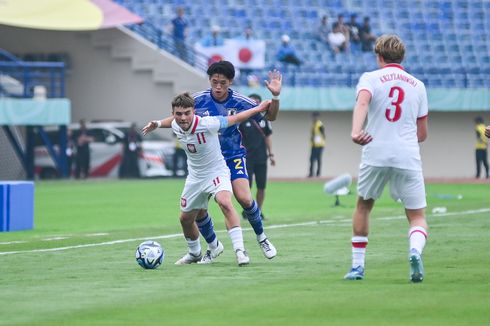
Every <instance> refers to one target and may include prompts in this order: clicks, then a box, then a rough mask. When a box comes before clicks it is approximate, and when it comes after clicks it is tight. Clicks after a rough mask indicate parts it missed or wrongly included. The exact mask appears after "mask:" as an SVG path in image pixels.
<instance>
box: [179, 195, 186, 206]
mask: <svg viewBox="0 0 490 326" xmlns="http://www.w3.org/2000/svg"><path fill="white" fill-rule="evenodd" d="M180 206H182V207H186V206H187V199H185V198H184V197H182V198H180Z"/></svg>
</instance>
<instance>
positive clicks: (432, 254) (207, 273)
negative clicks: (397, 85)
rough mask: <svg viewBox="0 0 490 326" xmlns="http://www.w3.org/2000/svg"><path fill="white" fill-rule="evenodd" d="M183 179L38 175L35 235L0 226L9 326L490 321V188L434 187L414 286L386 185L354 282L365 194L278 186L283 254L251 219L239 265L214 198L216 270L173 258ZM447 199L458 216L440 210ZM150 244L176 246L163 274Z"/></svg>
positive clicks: (3, 308)
mask: <svg viewBox="0 0 490 326" xmlns="http://www.w3.org/2000/svg"><path fill="white" fill-rule="evenodd" d="M182 186H183V180H171V179H169V180H167V179H165V180H142V181H97V180H90V181H85V182H73V181H61V182H37V183H36V190H35V228H34V230H31V231H22V232H11V233H0V325H191V324H193V325H350V324H353V325H463V324H465V325H479V324H489V323H490V317H489V316H488V307H490V294H489V293H490V281H489V279H490V271H489V269H490V241H489V233H490V187H489V186H488V184H458V185H450V184H429V185H427V199H428V205H429V206H428V209H427V213H428V222H429V225H430V236H429V241H428V243H427V246H426V249H425V252H424V265H425V270H426V277H425V280H424V282H423V283H421V284H411V283H410V282H409V281H408V254H407V246H408V241H407V231H408V225H407V222H406V219H405V217H404V216H403V209H402V207H401V206H400V204H399V203H396V202H394V201H393V200H391V198H389V195H388V191H385V194H384V195H383V197H382V198H381V199H380V200H379V201H378V202H377V204H376V206H375V209H374V211H373V214H372V218H371V232H370V237H369V246H368V250H367V259H366V278H365V279H364V280H363V281H344V280H343V279H342V277H343V275H344V274H345V273H346V272H347V271H348V269H349V267H350V260H351V254H350V237H351V223H350V219H351V214H352V211H353V207H354V205H355V195H354V194H352V195H347V196H343V197H341V200H340V201H341V204H342V205H343V206H342V207H333V204H334V198H333V197H331V196H328V195H326V194H324V193H323V191H322V188H323V182H322V181H310V182H280V181H275V182H270V183H269V185H268V189H267V198H266V204H265V207H264V212H265V214H266V217H267V220H266V222H265V226H266V231H267V234H268V236H269V238H270V239H271V240H272V241H273V243H274V244H275V245H276V247H277V249H278V256H277V257H276V258H274V259H273V260H270V261H269V260H267V259H266V258H264V257H263V256H262V253H261V251H260V249H259V247H258V245H257V243H256V241H255V236H254V233H253V231H252V230H251V229H250V226H249V224H248V222H246V221H243V223H242V225H243V226H244V227H245V231H244V237H245V245H246V248H247V250H248V252H249V255H250V258H251V264H250V265H249V266H246V267H238V266H237V265H236V262H235V258H234V255H233V252H232V250H231V243H230V240H229V238H228V236H227V234H226V233H225V232H224V223H223V217H222V215H221V213H220V212H219V211H218V210H217V207H216V204H215V203H210V212H211V214H212V216H213V218H214V221H215V227H216V229H217V230H218V231H219V232H218V237H219V238H220V239H221V240H222V242H223V244H224V245H225V252H224V253H223V255H221V256H220V257H219V258H218V259H217V260H216V262H215V263H214V264H212V265H204V266H203V265H195V264H194V265H190V266H175V265H174V262H175V261H176V260H177V259H178V258H180V257H181V256H182V255H183V254H184V253H185V251H186V243H185V241H184V239H183V237H182V236H181V229H180V224H179V221H178V215H179V207H178V203H179V197H180V192H181V189H182ZM351 189H352V190H353V191H354V192H355V186H352V187H351ZM457 195H462V198H460V199H458V197H457ZM440 206H444V207H446V208H447V213H445V214H432V213H431V211H432V209H433V208H434V207H440ZM239 212H240V211H239ZM148 239H154V240H157V241H158V242H160V243H161V244H162V245H163V247H164V249H165V253H166V256H165V261H164V263H163V265H162V266H161V267H160V268H159V269H157V270H143V269H142V268H140V267H139V266H138V265H137V263H136V261H135V258H134V252H135V249H136V246H137V245H138V244H139V243H140V242H142V241H143V240H148ZM202 245H203V247H205V243H204V241H202ZM48 249H52V250H48Z"/></svg>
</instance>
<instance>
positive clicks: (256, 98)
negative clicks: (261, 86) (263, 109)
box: [248, 93, 262, 103]
mask: <svg viewBox="0 0 490 326" xmlns="http://www.w3.org/2000/svg"><path fill="white" fill-rule="evenodd" d="M248 97H250V98H251V99H254V100H257V101H258V102H259V103H260V102H262V97H261V96H260V95H259V94H255V93H254V94H250V95H249V96H248Z"/></svg>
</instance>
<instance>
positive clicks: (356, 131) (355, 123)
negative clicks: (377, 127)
mask: <svg viewBox="0 0 490 326" xmlns="http://www.w3.org/2000/svg"><path fill="white" fill-rule="evenodd" d="M370 101H371V93H369V92H368V91H365V90H361V91H360V92H359V95H358V96H357V101H356V106H355V108H354V113H353V115H352V131H351V137H352V141H353V142H354V143H356V144H359V145H366V144H368V143H370V142H371V141H372V140H373V137H372V136H371V135H370V134H368V133H366V132H365V131H364V130H363V127H364V123H365V122H366V117H367V113H368V109H369V102H370Z"/></svg>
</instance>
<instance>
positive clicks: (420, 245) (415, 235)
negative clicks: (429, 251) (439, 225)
mask: <svg viewBox="0 0 490 326" xmlns="http://www.w3.org/2000/svg"><path fill="white" fill-rule="evenodd" d="M408 241H409V242H410V248H409V251H411V250H412V249H415V250H417V252H418V253H419V254H421V255H422V251H423V250H424V247H425V242H426V241H427V230H426V229H424V228H423V227H421V226H413V227H411V228H410V230H408Z"/></svg>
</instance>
